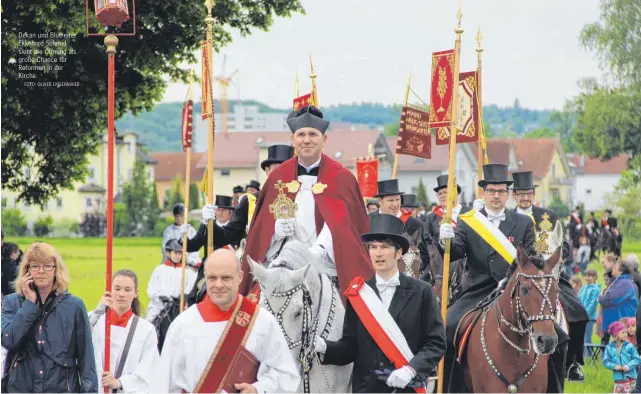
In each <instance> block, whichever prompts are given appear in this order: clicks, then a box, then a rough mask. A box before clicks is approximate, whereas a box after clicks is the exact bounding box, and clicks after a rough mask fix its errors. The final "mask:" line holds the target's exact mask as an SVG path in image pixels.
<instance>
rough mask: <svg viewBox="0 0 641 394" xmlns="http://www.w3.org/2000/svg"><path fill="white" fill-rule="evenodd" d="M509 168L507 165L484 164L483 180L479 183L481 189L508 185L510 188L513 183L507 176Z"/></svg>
mask: <svg viewBox="0 0 641 394" xmlns="http://www.w3.org/2000/svg"><path fill="white" fill-rule="evenodd" d="M507 172H508V171H507V166H506V165H505V164H484V165H483V179H482V180H480V181H479V183H478V185H479V186H480V187H485V186H487V185H497V184H499V185H500V184H506V185H508V186H510V185H511V184H512V183H514V182H513V181H511V180H509V178H508V176H507Z"/></svg>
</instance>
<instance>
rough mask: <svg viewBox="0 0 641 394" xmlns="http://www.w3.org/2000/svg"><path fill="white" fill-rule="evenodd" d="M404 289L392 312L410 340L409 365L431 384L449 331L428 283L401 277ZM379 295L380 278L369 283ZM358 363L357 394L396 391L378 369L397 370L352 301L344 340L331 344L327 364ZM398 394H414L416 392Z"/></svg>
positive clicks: (354, 385) (354, 380)
mask: <svg viewBox="0 0 641 394" xmlns="http://www.w3.org/2000/svg"><path fill="white" fill-rule="evenodd" d="M399 281H400V286H398V287H397V288H396V292H395V293H394V297H393V298H392V302H391V303H390V307H389V311H390V314H391V315H392V318H393V319H394V321H395V322H396V324H398V327H399V328H400V330H401V332H402V333H403V335H404V336H405V339H406V340H407V344H408V345H409V347H410V349H411V350H412V353H413V354H414V358H412V359H411V360H410V361H409V365H410V366H411V367H412V368H413V369H414V370H415V371H416V373H417V375H418V376H419V377H420V378H421V379H422V380H423V381H427V377H428V375H429V374H430V373H431V372H432V371H433V370H434V368H435V367H436V365H437V364H438V362H439V361H440V359H441V357H442V356H443V354H444V353H445V330H444V327H443V319H442V318H441V312H440V308H439V305H438V302H437V301H436V296H435V295H434V289H433V288H432V286H431V285H429V284H428V283H426V282H423V281H420V280H417V279H413V278H410V277H408V276H406V275H404V274H400V275H399ZM366 283H367V285H369V286H370V287H371V288H372V289H374V292H376V295H378V296H379V297H380V295H379V293H378V289H377V288H376V279H375V278H372V279H370V280H368V281H367V282H366ZM352 362H353V363H354V372H353V373H354V375H353V377H352V391H353V392H355V393H366V392H368V393H390V392H392V390H393V388H391V387H388V386H387V385H386V384H385V382H383V381H379V380H378V379H377V376H376V374H375V373H374V371H375V370H377V369H378V370H383V369H389V370H392V371H393V370H394V369H395V367H394V366H393V364H392V362H391V361H390V360H389V359H388V358H387V357H386V356H385V355H384V354H383V352H382V351H381V350H380V349H379V347H378V346H377V345H376V342H374V339H372V337H371V336H370V334H369V332H368V331H367V329H366V328H365V326H364V325H363V323H362V322H361V321H360V319H359V318H358V315H357V314H356V312H355V311H354V308H353V307H352V305H351V304H350V303H349V302H348V303H347V307H346V310H345V322H344V325H343V337H342V338H341V339H340V340H339V341H336V342H331V341H327V351H326V352H325V356H324V358H323V364H332V365H347V364H349V363H352ZM398 392H414V390H413V389H405V390H399V391H398Z"/></svg>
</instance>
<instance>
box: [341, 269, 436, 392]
mask: <svg viewBox="0 0 641 394" xmlns="http://www.w3.org/2000/svg"><path fill="white" fill-rule="evenodd" d="M345 295H346V296H347V299H348V300H349V302H350V303H351V304H352V307H353V308H354V311H355V312H356V314H357V315H358V317H359V319H360V320H361V322H362V323H363V325H364V326H365V328H366V329H367V332H369V334H370V335H371V336H372V338H373V339H374V342H376V345H378V347H379V349H381V351H382V352H383V354H385V356H386V357H387V358H388V359H389V360H390V361H391V362H392V363H393V364H394V367H396V368H397V369H398V368H402V367H404V366H406V365H407V364H408V363H409V361H410V360H411V359H412V358H413V357H414V354H413V353H412V350H411V349H410V347H409V345H408V344H407V340H406V339H405V336H404V335H403V333H402V332H401V329H400V328H398V325H397V324H396V322H395V321H394V318H392V315H390V313H389V311H388V309H387V308H386V307H385V305H384V304H383V302H382V301H381V299H380V298H378V296H377V295H376V293H375V292H374V290H373V289H372V288H371V287H369V286H368V285H367V284H366V283H365V280H364V279H363V277H361V276H357V277H355V278H354V279H352V282H351V283H350V284H349V287H348V288H347V290H345ZM414 390H416V392H417V393H425V392H426V391H425V388H415V389H414Z"/></svg>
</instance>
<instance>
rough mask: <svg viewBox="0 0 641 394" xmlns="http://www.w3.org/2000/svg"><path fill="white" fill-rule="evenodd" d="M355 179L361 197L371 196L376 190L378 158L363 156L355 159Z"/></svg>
mask: <svg viewBox="0 0 641 394" xmlns="http://www.w3.org/2000/svg"><path fill="white" fill-rule="evenodd" d="M356 179H358V186H359V187H360V189H361V194H362V195H363V197H373V196H375V195H376V192H377V191H378V159H377V158H376V157H371V156H370V157H364V158H358V159H356Z"/></svg>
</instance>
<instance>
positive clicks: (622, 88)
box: [573, 0, 641, 171]
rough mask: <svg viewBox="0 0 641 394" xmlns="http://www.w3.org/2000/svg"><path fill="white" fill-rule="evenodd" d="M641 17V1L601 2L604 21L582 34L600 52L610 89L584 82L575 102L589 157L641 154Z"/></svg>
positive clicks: (578, 139)
mask: <svg viewBox="0 0 641 394" xmlns="http://www.w3.org/2000/svg"><path fill="white" fill-rule="evenodd" d="M640 15H641V3H639V2H638V1H637V0H603V1H601V19H600V20H599V21H598V22H595V23H592V24H589V25H586V26H585V27H584V28H583V30H582V32H581V43H582V44H583V45H584V46H585V47H586V48H589V49H592V50H594V51H596V53H597V56H598V57H599V59H600V60H601V66H602V68H603V69H604V71H606V74H607V75H608V77H609V78H608V84H607V85H605V84H599V83H597V82H596V81H595V80H586V81H583V92H582V93H581V94H580V95H579V97H577V98H576V99H575V100H574V103H573V107H574V109H575V111H576V113H577V123H576V126H575V130H574V134H575V137H576V142H577V143H578V145H579V147H580V149H581V151H582V152H583V153H585V154H587V155H589V156H591V157H599V158H601V159H603V160H607V159H610V158H612V157H616V156H618V155H619V154H621V153H629V154H631V155H632V156H635V155H638V154H639V153H640V152H641V113H640V112H639V108H641V34H639V32H640V31H641V17H639V16H640ZM635 163H638V162H635ZM636 168H637V171H638V170H639V169H641V166H638V167H636Z"/></svg>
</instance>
